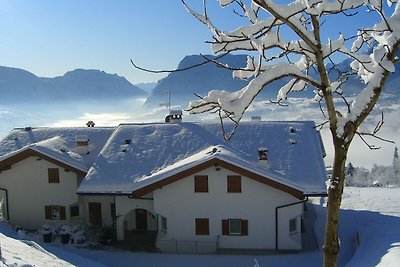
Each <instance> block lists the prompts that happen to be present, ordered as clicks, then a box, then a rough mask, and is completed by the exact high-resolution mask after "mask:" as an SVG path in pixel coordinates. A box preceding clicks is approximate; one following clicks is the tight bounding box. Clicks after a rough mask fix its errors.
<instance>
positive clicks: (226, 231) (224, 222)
mask: <svg viewBox="0 0 400 267" xmlns="http://www.w3.org/2000/svg"><path fill="white" fill-rule="evenodd" d="M222 235H229V220H222Z"/></svg>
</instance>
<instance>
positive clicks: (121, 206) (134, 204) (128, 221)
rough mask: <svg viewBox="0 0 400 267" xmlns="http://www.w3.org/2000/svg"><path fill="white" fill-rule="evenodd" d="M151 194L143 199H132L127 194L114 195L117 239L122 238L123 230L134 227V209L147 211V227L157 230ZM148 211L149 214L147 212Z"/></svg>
mask: <svg viewBox="0 0 400 267" xmlns="http://www.w3.org/2000/svg"><path fill="white" fill-rule="evenodd" d="M152 197H153V195H152V194H151V195H148V196H145V197H144V198H143V199H132V198H129V197H128V196H116V197H115V207H116V213H117V222H116V223H117V239H118V240H124V231H125V230H133V229H135V227H136V225H135V213H134V211H135V209H145V210H147V211H148V222H149V224H148V228H149V230H150V231H156V230H157V220H154V219H153V218H150V216H151V217H153V216H157V215H156V214H155V213H154V205H153V200H152ZM149 213H150V214H149Z"/></svg>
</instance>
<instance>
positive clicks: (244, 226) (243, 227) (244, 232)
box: [241, 220, 249, 235]
mask: <svg viewBox="0 0 400 267" xmlns="http://www.w3.org/2000/svg"><path fill="white" fill-rule="evenodd" d="M241 231H242V233H241V234H242V235H249V222H248V220H242V221H241Z"/></svg>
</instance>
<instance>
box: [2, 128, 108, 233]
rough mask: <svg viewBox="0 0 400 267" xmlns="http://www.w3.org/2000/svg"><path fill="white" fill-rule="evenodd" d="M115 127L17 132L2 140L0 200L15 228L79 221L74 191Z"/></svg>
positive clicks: (33, 227) (21, 130)
mask: <svg viewBox="0 0 400 267" xmlns="http://www.w3.org/2000/svg"><path fill="white" fill-rule="evenodd" d="M113 130H114V128H72V129H70V128H32V127H26V128H17V129H14V130H12V131H11V133H10V134H9V135H8V136H6V137H5V138H4V139H3V140H2V141H1V142H0V155H1V157H0V199H2V200H3V203H4V205H3V215H4V217H6V218H7V219H8V221H9V222H10V223H11V224H13V225H20V226H22V227H24V228H26V229H38V228H40V227H41V225H42V224H45V223H51V222H53V221H54V220H57V221H61V222H63V223H80V222H81V221H82V220H81V219H82V216H81V214H80V212H79V211H80V210H82V207H80V205H81V204H80V202H79V200H78V195H77V194H76V190H77V188H78V186H79V184H80V183H81V181H82V180H83V178H84V177H85V175H86V173H87V172H88V170H89V168H90V167H91V166H92V164H93V162H94V160H95V159H96V157H97V155H98V154H99V152H100V150H101V149H102V148H103V146H104V144H105V142H106V141H107V139H108V138H109V136H110V135H111V133H112V131H113Z"/></svg>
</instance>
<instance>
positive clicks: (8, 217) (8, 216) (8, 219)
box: [0, 187, 10, 221]
mask: <svg viewBox="0 0 400 267" xmlns="http://www.w3.org/2000/svg"><path fill="white" fill-rule="evenodd" d="M0 190H3V191H4V192H6V208H7V221H10V209H9V208H8V191H7V189H6V188H2V187H0Z"/></svg>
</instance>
